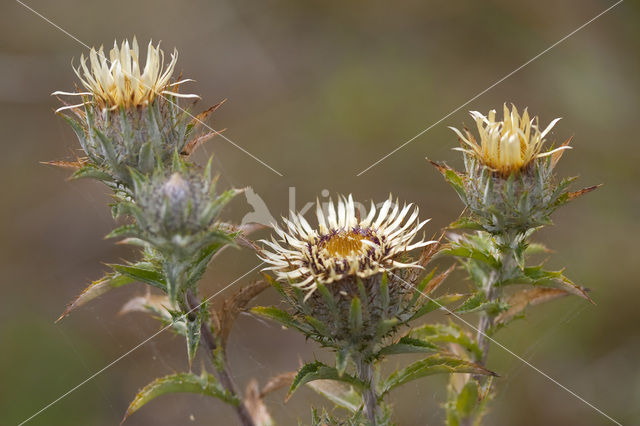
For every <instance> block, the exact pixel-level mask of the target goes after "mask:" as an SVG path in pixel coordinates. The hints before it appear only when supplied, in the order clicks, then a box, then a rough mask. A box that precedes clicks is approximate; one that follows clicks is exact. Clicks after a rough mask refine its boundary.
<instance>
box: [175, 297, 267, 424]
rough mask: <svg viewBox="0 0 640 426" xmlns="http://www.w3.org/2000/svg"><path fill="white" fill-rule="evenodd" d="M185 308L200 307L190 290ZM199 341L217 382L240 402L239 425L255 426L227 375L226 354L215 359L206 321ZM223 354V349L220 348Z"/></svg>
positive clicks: (213, 346) (238, 411)
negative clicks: (213, 370)
mask: <svg viewBox="0 0 640 426" xmlns="http://www.w3.org/2000/svg"><path fill="white" fill-rule="evenodd" d="M186 300H187V306H188V307H189V310H190V311H191V312H195V311H196V310H197V309H198V308H199V307H200V305H201V302H200V300H198V298H197V297H196V296H195V295H194V294H193V292H192V291H191V290H187V294H186ZM200 336H201V337H200V340H201V342H202V344H203V346H205V347H206V348H207V349H208V350H207V353H208V354H209V357H210V359H211V362H212V363H213V366H214V369H215V371H216V376H217V378H218V381H219V382H220V384H221V385H222V387H224V388H225V389H226V390H227V392H229V393H230V394H231V395H233V396H235V397H237V398H238V399H239V400H240V404H238V405H236V406H235V410H236V414H237V415H238V418H239V419H240V423H241V424H242V426H255V423H254V422H253V419H252V418H251V415H250V414H249V411H248V410H247V407H246V405H245V404H244V402H243V401H242V398H240V396H239V393H238V389H237V387H236V385H235V383H234V381H233V378H232V377H231V374H230V373H229V366H228V365H227V357H226V354H224V353H223V360H222V362H219V359H217V358H216V354H215V352H216V350H217V349H218V344H217V343H216V338H215V336H214V335H213V333H212V332H211V327H210V324H209V322H208V321H203V323H202V325H201V326H200ZM222 350H223V352H224V348H222Z"/></svg>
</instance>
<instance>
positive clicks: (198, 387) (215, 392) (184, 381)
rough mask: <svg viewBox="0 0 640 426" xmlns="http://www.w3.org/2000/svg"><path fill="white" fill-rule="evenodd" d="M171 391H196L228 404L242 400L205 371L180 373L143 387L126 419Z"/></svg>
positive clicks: (130, 406)
mask: <svg viewBox="0 0 640 426" xmlns="http://www.w3.org/2000/svg"><path fill="white" fill-rule="evenodd" d="M169 393H196V394H200V395H207V396H211V397H214V398H219V399H221V400H222V401H224V402H226V403H227V404H232V405H238V404H240V401H239V400H238V399H237V398H236V397H234V396H233V395H231V394H230V393H229V392H227V391H226V390H224V389H223V388H222V386H221V385H220V384H219V383H218V382H217V381H216V379H215V377H213V376H212V375H210V374H206V373H203V374H202V375H201V376H196V375H195V374H193V373H178V374H172V375H169V376H165V377H161V378H158V379H155V380H154V381H153V382H151V383H149V384H148V385H146V386H145V387H144V388H142V389H141V390H140V391H139V392H138V393H137V395H136V396H135V398H134V399H133V401H132V402H131V404H130V405H129V408H128V409H127V413H126V414H125V416H124V419H125V420H126V419H127V417H129V416H130V415H131V414H133V413H135V412H136V411H138V410H139V409H140V408H142V406H144V405H145V404H147V403H148V402H149V401H151V400H153V399H155V398H157V397H159V396H161V395H165V394H169Z"/></svg>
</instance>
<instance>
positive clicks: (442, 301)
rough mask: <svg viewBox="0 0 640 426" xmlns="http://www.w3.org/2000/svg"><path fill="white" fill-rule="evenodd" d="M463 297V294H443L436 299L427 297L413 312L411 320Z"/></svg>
mask: <svg viewBox="0 0 640 426" xmlns="http://www.w3.org/2000/svg"><path fill="white" fill-rule="evenodd" d="M463 297H464V295H463V294H445V295H444V296H440V297H438V298H436V299H429V300H427V301H426V302H424V304H423V305H422V306H421V307H420V308H419V309H418V310H417V311H416V312H415V314H413V316H412V317H411V319H410V320H411V321H413V320H416V319H418V318H420V317H422V316H424V315H426V314H428V313H429V312H433V311H436V310H438V309H443V308H446V307H447V305H450V304H451V303H454V302H457V301H458V300H460V299H462V298H463Z"/></svg>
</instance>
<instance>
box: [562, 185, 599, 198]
mask: <svg viewBox="0 0 640 426" xmlns="http://www.w3.org/2000/svg"><path fill="white" fill-rule="evenodd" d="M601 186H602V184H600V185H593V186H589V187H587V188H583V189H581V190H580V191H575V192H569V193H568V194H567V195H568V196H569V201H571V200H575V199H576V198H578V197H582V196H583V195H584V194H588V193H589V192H591V191H593V190H595V189H598V188H600V187H601Z"/></svg>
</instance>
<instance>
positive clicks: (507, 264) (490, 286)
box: [474, 235, 517, 366]
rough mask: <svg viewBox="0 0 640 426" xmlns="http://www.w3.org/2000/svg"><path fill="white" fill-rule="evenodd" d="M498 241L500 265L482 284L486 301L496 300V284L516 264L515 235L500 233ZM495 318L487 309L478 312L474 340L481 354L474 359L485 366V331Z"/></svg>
mask: <svg viewBox="0 0 640 426" xmlns="http://www.w3.org/2000/svg"><path fill="white" fill-rule="evenodd" d="M498 240H499V242H500V243H501V244H500V245H499V256H498V258H499V260H500V267H499V268H497V269H495V270H493V271H491V273H490V274H489V277H487V280H486V281H485V283H484V285H483V290H484V293H485V297H486V299H487V301H488V302H494V301H496V300H497V299H498V298H499V297H500V295H501V291H500V289H498V288H496V285H497V284H499V283H500V282H501V281H503V280H505V279H507V278H508V277H509V276H510V275H511V274H512V271H513V269H514V268H515V267H517V265H516V263H517V262H516V259H515V253H514V249H513V243H514V241H515V237H512V236H509V235H502V236H500V237H498ZM494 318H495V314H494V313H490V312H487V311H482V313H481V314H480V319H479V321H478V333H477V335H476V342H477V344H478V347H479V348H480V351H481V353H482V356H481V357H480V358H479V359H475V360H474V361H475V362H477V363H478V364H480V365H482V366H485V365H486V363H487V357H488V355H489V347H490V340H489V338H488V335H487V333H488V332H489V330H490V329H491V327H493V320H494Z"/></svg>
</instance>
